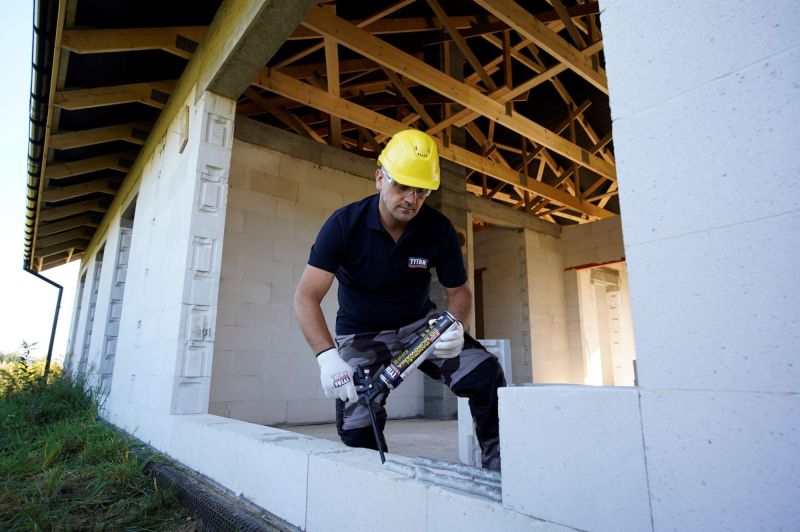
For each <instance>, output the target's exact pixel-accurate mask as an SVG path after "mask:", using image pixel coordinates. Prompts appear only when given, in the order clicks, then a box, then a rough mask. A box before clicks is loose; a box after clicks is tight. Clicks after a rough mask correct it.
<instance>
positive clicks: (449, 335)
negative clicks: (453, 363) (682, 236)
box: [433, 321, 464, 358]
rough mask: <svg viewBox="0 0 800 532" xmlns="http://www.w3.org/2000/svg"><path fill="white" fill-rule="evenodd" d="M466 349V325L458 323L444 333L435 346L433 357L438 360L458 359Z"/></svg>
mask: <svg viewBox="0 0 800 532" xmlns="http://www.w3.org/2000/svg"><path fill="white" fill-rule="evenodd" d="M463 348H464V325H462V323H461V322H460V321H456V322H455V323H454V324H452V325H451V326H450V327H448V329H447V330H446V331H445V332H443V333H442V335H441V336H440V337H439V339H438V340H436V343H434V344H433V355H434V356H435V357H437V358H454V357H457V356H458V355H459V354H460V353H461V350H462V349H463Z"/></svg>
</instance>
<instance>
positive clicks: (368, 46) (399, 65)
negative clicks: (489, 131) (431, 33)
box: [303, 7, 615, 179]
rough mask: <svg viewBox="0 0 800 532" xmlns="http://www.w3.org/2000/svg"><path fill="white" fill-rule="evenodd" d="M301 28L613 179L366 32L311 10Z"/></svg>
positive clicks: (531, 125) (583, 155)
mask: <svg viewBox="0 0 800 532" xmlns="http://www.w3.org/2000/svg"><path fill="white" fill-rule="evenodd" d="M303 24H304V25H305V26H307V27H310V28H311V29H313V30H314V31H317V32H319V33H321V34H324V35H325V36H327V37H330V38H332V39H335V40H336V41H338V42H339V43H340V44H343V45H345V46H347V47H348V48H351V49H353V50H354V51H356V52H358V53H360V54H362V55H364V56H366V57H369V58H371V59H373V60H374V61H376V62H378V63H381V64H383V65H384V66H386V67H388V68H391V69H392V70H395V71H402V72H403V73H404V74H405V75H406V76H407V77H409V78H411V79H413V80H414V81H416V82H417V83H419V84H421V85H425V86H427V87H429V88H431V89H433V90H435V91H437V92H439V93H441V94H444V95H445V96H447V97H449V98H451V99H452V100H453V101H455V102H457V103H460V104H461V105H464V106H466V107H469V108H471V109H473V110H475V111H478V112H480V113H481V114H482V115H484V116H486V117H487V118H489V119H490V120H494V121H496V122H498V123H500V124H502V125H504V126H505V127H507V128H509V129H511V130H512V131H516V132H517V133H518V134H520V135H524V136H526V137H528V138H529V139H530V140H532V141H533V142H536V143H537V144H542V145H544V146H547V147H548V148H549V149H551V150H553V151H555V152H557V153H559V154H561V155H563V156H564V157H567V158H568V159H570V160H572V161H574V162H577V163H578V164H581V165H583V166H585V167H587V168H589V169H590V170H592V171H594V172H596V173H598V174H600V175H603V176H605V177H608V178H609V179H614V176H615V170H614V167H613V166H611V165H609V164H608V163H606V162H605V161H603V160H602V159H600V158H598V157H596V156H594V155H591V154H590V153H588V152H587V151H586V150H584V149H582V148H580V147H579V146H576V145H575V144H573V143H571V142H569V141H567V140H566V139H563V138H561V137H559V136H557V135H555V134H553V133H552V132H551V131H548V130H547V129H546V128H544V127H542V126H541V125H539V124H537V123H535V122H533V121H532V120H530V119H528V118H526V117H524V116H520V115H512V116H509V115H508V114H506V109H505V106H503V105H501V104H499V103H498V102H496V101H495V100H493V99H491V98H489V97H487V96H485V95H483V94H481V93H480V92H479V91H477V90H476V89H474V88H472V87H470V86H468V85H466V84H464V83H461V82H458V81H456V80H454V79H453V78H451V77H450V76H447V75H446V74H444V73H442V72H440V71H438V70H436V69H435V68H433V67H431V66H429V65H427V64H425V63H423V62H421V61H419V60H417V59H415V58H413V57H411V56H409V55H408V54H406V53H405V52H403V51H401V50H399V49H397V48H395V47H393V46H391V45H389V44H388V43H386V42H384V41H382V40H381V39H379V38H377V37H374V36H373V35H371V34H369V33H368V32H366V31H364V30H361V29H359V28H356V27H355V26H354V25H353V24H350V23H349V22H347V21H346V20H343V19H341V18H339V17H337V16H335V15H331V14H330V13H327V12H326V11H325V10H324V9H322V8H320V7H313V8H311V10H310V11H309V12H308V14H307V15H306V18H305V20H304V21H303ZM548 31H549V30H548Z"/></svg>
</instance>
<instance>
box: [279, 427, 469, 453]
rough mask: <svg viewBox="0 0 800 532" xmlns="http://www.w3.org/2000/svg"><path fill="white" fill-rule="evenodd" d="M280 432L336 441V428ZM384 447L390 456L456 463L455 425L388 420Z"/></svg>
mask: <svg viewBox="0 0 800 532" xmlns="http://www.w3.org/2000/svg"><path fill="white" fill-rule="evenodd" d="M281 428H282V429H284V430H290V431H292V432H298V433H300V434H306V435H308V436H314V437H315V438H323V439H326V440H331V441H339V435H338V434H336V425H335V424H333V423H330V424H324V425H296V426H291V427H281ZM385 435H386V444H387V445H388V446H389V450H390V451H391V452H392V453H394V454H399V455H401V456H408V457H411V458H415V457H417V456H422V457H424V458H431V459H434V460H448V461H450V462H458V461H459V460H458V421H457V420H455V419H453V420H436V419H390V420H389V421H387V423H386V430H385Z"/></svg>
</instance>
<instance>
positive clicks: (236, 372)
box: [209, 137, 423, 424]
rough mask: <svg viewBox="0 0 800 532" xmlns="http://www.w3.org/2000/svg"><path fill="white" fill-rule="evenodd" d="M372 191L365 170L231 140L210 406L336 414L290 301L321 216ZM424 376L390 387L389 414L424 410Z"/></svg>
mask: <svg viewBox="0 0 800 532" xmlns="http://www.w3.org/2000/svg"><path fill="white" fill-rule="evenodd" d="M295 142H297V143H298V144H299V145H301V146H303V145H304V144H303V143H304V142H305V140H304V139H302V138H300V137H296V140H295ZM337 156H338V158H339V161H338V163H339V164H337V165H338V166H344V167H346V166H347V164H346V163H347V161H348V160H349V159H352V158H356V156H353V155H350V154H346V153H344V152H339V154H337ZM358 159H359V162H360V163H361V166H363V160H360V158H358ZM353 167H359V165H358V164H354V165H353ZM374 192H375V184H374V179H373V176H372V175H371V174H369V175H356V174H353V173H348V172H345V171H342V170H340V169H335V168H333V167H331V166H323V165H321V164H319V163H316V162H312V161H310V160H305V159H303V158H301V157H295V156H292V155H289V154H287V153H285V152H280V151H277V150H276V149H271V148H266V147H263V146H258V145H255V144H251V143H247V142H243V141H240V140H237V141H236V142H235V144H234V149H233V159H232V166H231V176H230V191H229V195H228V211H227V221H226V226H225V250H224V253H223V257H222V280H221V285H220V295H219V308H220V313H219V315H218V317H217V332H218V334H217V338H216V342H215V348H214V364H213V379H212V383H211V397H210V403H209V412H210V413H213V414H218V415H221V416H226V417H232V418H235V419H240V420H244V421H249V422H254V423H262V424H283V423H290V424H291V423H295V424H296V423H314V422H331V421H333V420H334V419H335V415H334V414H335V412H334V407H333V401H332V400H330V399H327V398H325V395H324V393H323V392H322V388H321V386H320V383H319V368H318V366H317V364H316V361H315V360H314V354H313V353H311V352H310V348H309V347H308V344H307V343H306V342H305V339H304V338H303V335H302V332H301V330H300V327H299V324H298V322H297V318H296V317H295V315H294V311H293V309H292V300H293V297H294V292H295V289H296V287H297V282H298V280H299V278H300V275H301V273H302V272H303V269H304V268H305V265H306V262H307V260H308V254H309V250H310V249H311V245H312V244H313V242H314V240H315V238H316V236H317V232H318V231H319V228H320V227H321V226H322V224H323V223H324V221H325V220H326V219H327V218H328V216H330V215H331V214H332V213H333V211H334V210H336V209H338V208H339V207H342V206H344V205H345V204H347V203H349V202H352V201H357V200H360V199H362V198H364V197H366V196H367V195H370V194H372V193H374ZM337 286H338V285H337V283H336V282H335V281H334V285H333V286H332V287H331V290H330V291H329V293H328V295H327V296H326V298H325V299H324V301H323V304H322V307H323V311H324V314H325V318H326V320H327V323H328V326H329V328H330V329H331V331H333V329H334V326H335V322H336V310H337V309H338V303H337V298H336V291H337ZM421 379H422V377H421V376H417V377H416V378H414V379H412V380H411V382H407V383H404V384H403V386H402V387H401V388H399V389H398V390H397V391H396V392H393V393H392V395H391V396H390V399H389V406H388V408H389V413H390V415H392V416H393V417H409V416H417V415H421V414H422V400H423V399H422V380H421Z"/></svg>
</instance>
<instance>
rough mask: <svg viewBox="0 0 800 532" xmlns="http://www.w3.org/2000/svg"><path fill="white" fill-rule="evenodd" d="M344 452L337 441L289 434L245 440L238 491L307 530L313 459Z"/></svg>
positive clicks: (241, 451) (239, 463)
mask: <svg viewBox="0 0 800 532" xmlns="http://www.w3.org/2000/svg"><path fill="white" fill-rule="evenodd" d="M273 430H277V429H273ZM343 449H344V447H343V446H342V445H341V444H338V443H335V442H330V441H326V440H322V439H316V438H310V437H307V436H301V435H299V434H296V433H293V432H288V431H280V433H274V434H271V435H265V436H263V437H255V438H246V439H242V440H241V441H240V443H239V447H238V460H237V464H236V468H237V469H238V470H239V471H240V477H239V481H238V482H237V487H236V491H237V493H241V495H243V496H244V497H245V498H247V499H249V500H251V501H253V502H254V503H256V504H258V505H259V506H261V507H262V508H266V509H268V510H269V511H270V512H272V513H273V514H275V515H277V516H279V517H281V518H282V519H285V520H287V521H289V522H290V523H292V524H293V525H295V526H298V527H301V528H304V527H305V519H306V505H307V500H306V496H307V491H308V463H309V457H310V456H312V455H315V454H318V453H331V452H341V451H342V450H343ZM340 515H341V514H340Z"/></svg>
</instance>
